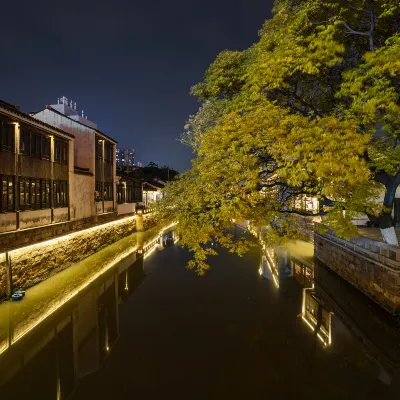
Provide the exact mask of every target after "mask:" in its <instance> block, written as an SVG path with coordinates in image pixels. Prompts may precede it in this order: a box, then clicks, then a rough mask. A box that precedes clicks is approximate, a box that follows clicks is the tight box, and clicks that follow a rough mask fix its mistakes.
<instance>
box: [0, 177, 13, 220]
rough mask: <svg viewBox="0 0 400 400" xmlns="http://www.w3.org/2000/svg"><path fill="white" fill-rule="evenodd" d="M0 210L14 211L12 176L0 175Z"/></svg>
mask: <svg viewBox="0 0 400 400" xmlns="http://www.w3.org/2000/svg"><path fill="white" fill-rule="evenodd" d="M0 182H1V197H0V212H9V211H14V177H13V176H8V175H0Z"/></svg>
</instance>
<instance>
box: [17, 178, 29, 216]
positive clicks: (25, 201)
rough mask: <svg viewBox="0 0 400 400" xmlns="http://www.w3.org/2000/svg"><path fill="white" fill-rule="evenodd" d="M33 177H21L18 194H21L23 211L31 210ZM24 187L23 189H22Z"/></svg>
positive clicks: (20, 206) (20, 207) (20, 204)
mask: <svg viewBox="0 0 400 400" xmlns="http://www.w3.org/2000/svg"><path fill="white" fill-rule="evenodd" d="M30 182H31V178H27V177H20V178H19V187H18V196H19V209H20V210H21V211H27V210H31V209H32V206H31V183H30ZM21 188H23V190H21Z"/></svg>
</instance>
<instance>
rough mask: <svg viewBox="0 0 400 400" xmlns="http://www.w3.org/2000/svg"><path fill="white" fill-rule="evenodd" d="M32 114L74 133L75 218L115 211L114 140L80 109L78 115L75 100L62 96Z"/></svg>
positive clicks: (73, 201)
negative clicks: (56, 101)
mask: <svg viewBox="0 0 400 400" xmlns="http://www.w3.org/2000/svg"><path fill="white" fill-rule="evenodd" d="M32 116H33V117H34V118H36V119H38V120H40V121H43V122H45V123H47V124H49V125H52V126H54V127H57V128H59V129H62V130H63V131H65V132H67V133H69V134H71V135H73V136H74V137H75V142H74V175H75V187H74V191H73V194H72V196H71V201H72V204H73V210H74V214H73V216H74V218H76V219H81V218H89V217H93V216H96V215H99V214H105V213H116V212H117V202H116V158H115V155H116V144H117V142H116V141H115V140H114V139H112V138H110V137H109V136H107V135H106V134H105V133H103V132H101V131H100V130H99V129H97V125H96V124H95V123H94V122H92V121H89V120H88V119H87V117H85V116H84V114H83V112H82V114H81V115H80V114H79V113H78V111H77V110H76V103H73V102H72V101H71V102H70V103H68V100H67V99H66V98H65V97H62V98H61V100H60V99H59V100H58V103H57V104H53V105H50V106H46V108H45V109H44V110H42V111H39V112H36V113H33V114H32Z"/></svg>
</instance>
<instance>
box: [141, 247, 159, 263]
mask: <svg viewBox="0 0 400 400" xmlns="http://www.w3.org/2000/svg"><path fill="white" fill-rule="evenodd" d="M156 248H157V247H156V246H153V247H152V248H151V249H150V250H149V251H148V252H147V253H146V254H145V255H144V256H143V260H144V259H146V258H147V257H148V256H149V255H150V254H151V253H153V252H154V251H155V250H156Z"/></svg>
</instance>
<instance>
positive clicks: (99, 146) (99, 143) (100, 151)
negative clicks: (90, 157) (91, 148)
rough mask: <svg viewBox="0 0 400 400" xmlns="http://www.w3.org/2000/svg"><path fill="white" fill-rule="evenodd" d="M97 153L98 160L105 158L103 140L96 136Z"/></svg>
mask: <svg viewBox="0 0 400 400" xmlns="http://www.w3.org/2000/svg"><path fill="white" fill-rule="evenodd" d="M95 153H96V154H95V155H96V160H102V159H103V140H102V139H98V138H96V147H95Z"/></svg>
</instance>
